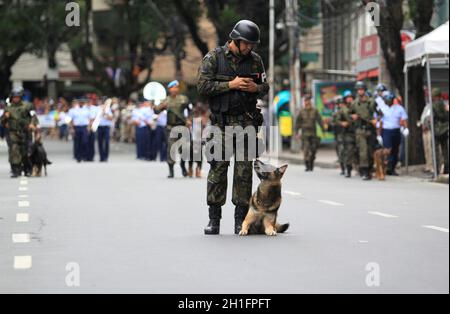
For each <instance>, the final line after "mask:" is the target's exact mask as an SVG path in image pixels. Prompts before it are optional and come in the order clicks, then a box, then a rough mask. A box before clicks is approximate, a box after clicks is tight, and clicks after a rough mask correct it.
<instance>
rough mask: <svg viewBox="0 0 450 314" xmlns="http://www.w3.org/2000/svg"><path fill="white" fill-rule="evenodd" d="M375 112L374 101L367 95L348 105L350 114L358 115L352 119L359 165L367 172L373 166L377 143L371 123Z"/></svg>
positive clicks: (374, 129)
mask: <svg viewBox="0 0 450 314" xmlns="http://www.w3.org/2000/svg"><path fill="white" fill-rule="evenodd" d="M375 112H376V104H375V101H374V100H373V99H372V98H369V97H366V99H365V100H362V99H361V98H357V99H356V100H355V101H354V102H353V104H352V105H351V106H350V115H353V114H357V115H358V117H359V118H358V120H356V121H354V125H355V133H356V146H357V155H358V160H359V167H360V168H361V169H365V170H367V171H368V172H370V170H371V168H372V167H373V153H374V149H375V146H376V143H377V139H376V137H377V134H376V128H375V127H374V126H373V125H372V123H371V121H372V120H373V119H374V114H375Z"/></svg>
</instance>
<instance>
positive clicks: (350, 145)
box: [343, 137, 356, 166]
mask: <svg viewBox="0 0 450 314" xmlns="http://www.w3.org/2000/svg"><path fill="white" fill-rule="evenodd" d="M355 163H356V146H355V138H354V137H350V138H345V139H344V156H343V164H344V165H346V166H352V165H354V164H355Z"/></svg>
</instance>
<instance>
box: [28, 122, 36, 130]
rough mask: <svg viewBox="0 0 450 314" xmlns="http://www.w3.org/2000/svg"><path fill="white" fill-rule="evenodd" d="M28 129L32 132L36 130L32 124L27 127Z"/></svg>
mask: <svg viewBox="0 0 450 314" xmlns="http://www.w3.org/2000/svg"><path fill="white" fill-rule="evenodd" d="M28 129H29V130H30V131H34V130H36V127H35V126H34V124H30V125H29V126H28Z"/></svg>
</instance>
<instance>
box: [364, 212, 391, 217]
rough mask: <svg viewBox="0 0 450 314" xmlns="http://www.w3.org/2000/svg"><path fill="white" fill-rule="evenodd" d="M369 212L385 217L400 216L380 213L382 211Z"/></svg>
mask: <svg viewBox="0 0 450 314" xmlns="http://www.w3.org/2000/svg"><path fill="white" fill-rule="evenodd" d="M369 214H370V215H374V216H381V217H384V218H398V216H394V215H390V214H385V213H380V212H369Z"/></svg>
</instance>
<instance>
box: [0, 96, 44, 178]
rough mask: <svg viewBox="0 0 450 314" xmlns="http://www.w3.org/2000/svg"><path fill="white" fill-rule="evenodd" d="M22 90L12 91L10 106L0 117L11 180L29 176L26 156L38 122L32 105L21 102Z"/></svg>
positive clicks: (28, 160) (29, 170)
mask: <svg viewBox="0 0 450 314" xmlns="http://www.w3.org/2000/svg"><path fill="white" fill-rule="evenodd" d="M22 97H23V90H22V89H21V88H15V89H13V91H12V93H11V105H10V106H9V107H7V108H6V109H5V112H4V114H3V115H2V117H1V124H2V125H3V126H4V127H5V128H6V129H8V139H9V163H10V164H11V171H12V174H11V178H17V177H19V176H21V175H22V171H23V172H24V173H25V176H27V177H29V176H31V163H30V159H29V155H28V150H29V145H30V143H31V141H32V132H35V131H37V130H38V127H39V121H38V119H37V116H36V113H35V112H34V110H33V107H32V105H30V104H27V103H24V102H23V101H22Z"/></svg>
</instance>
